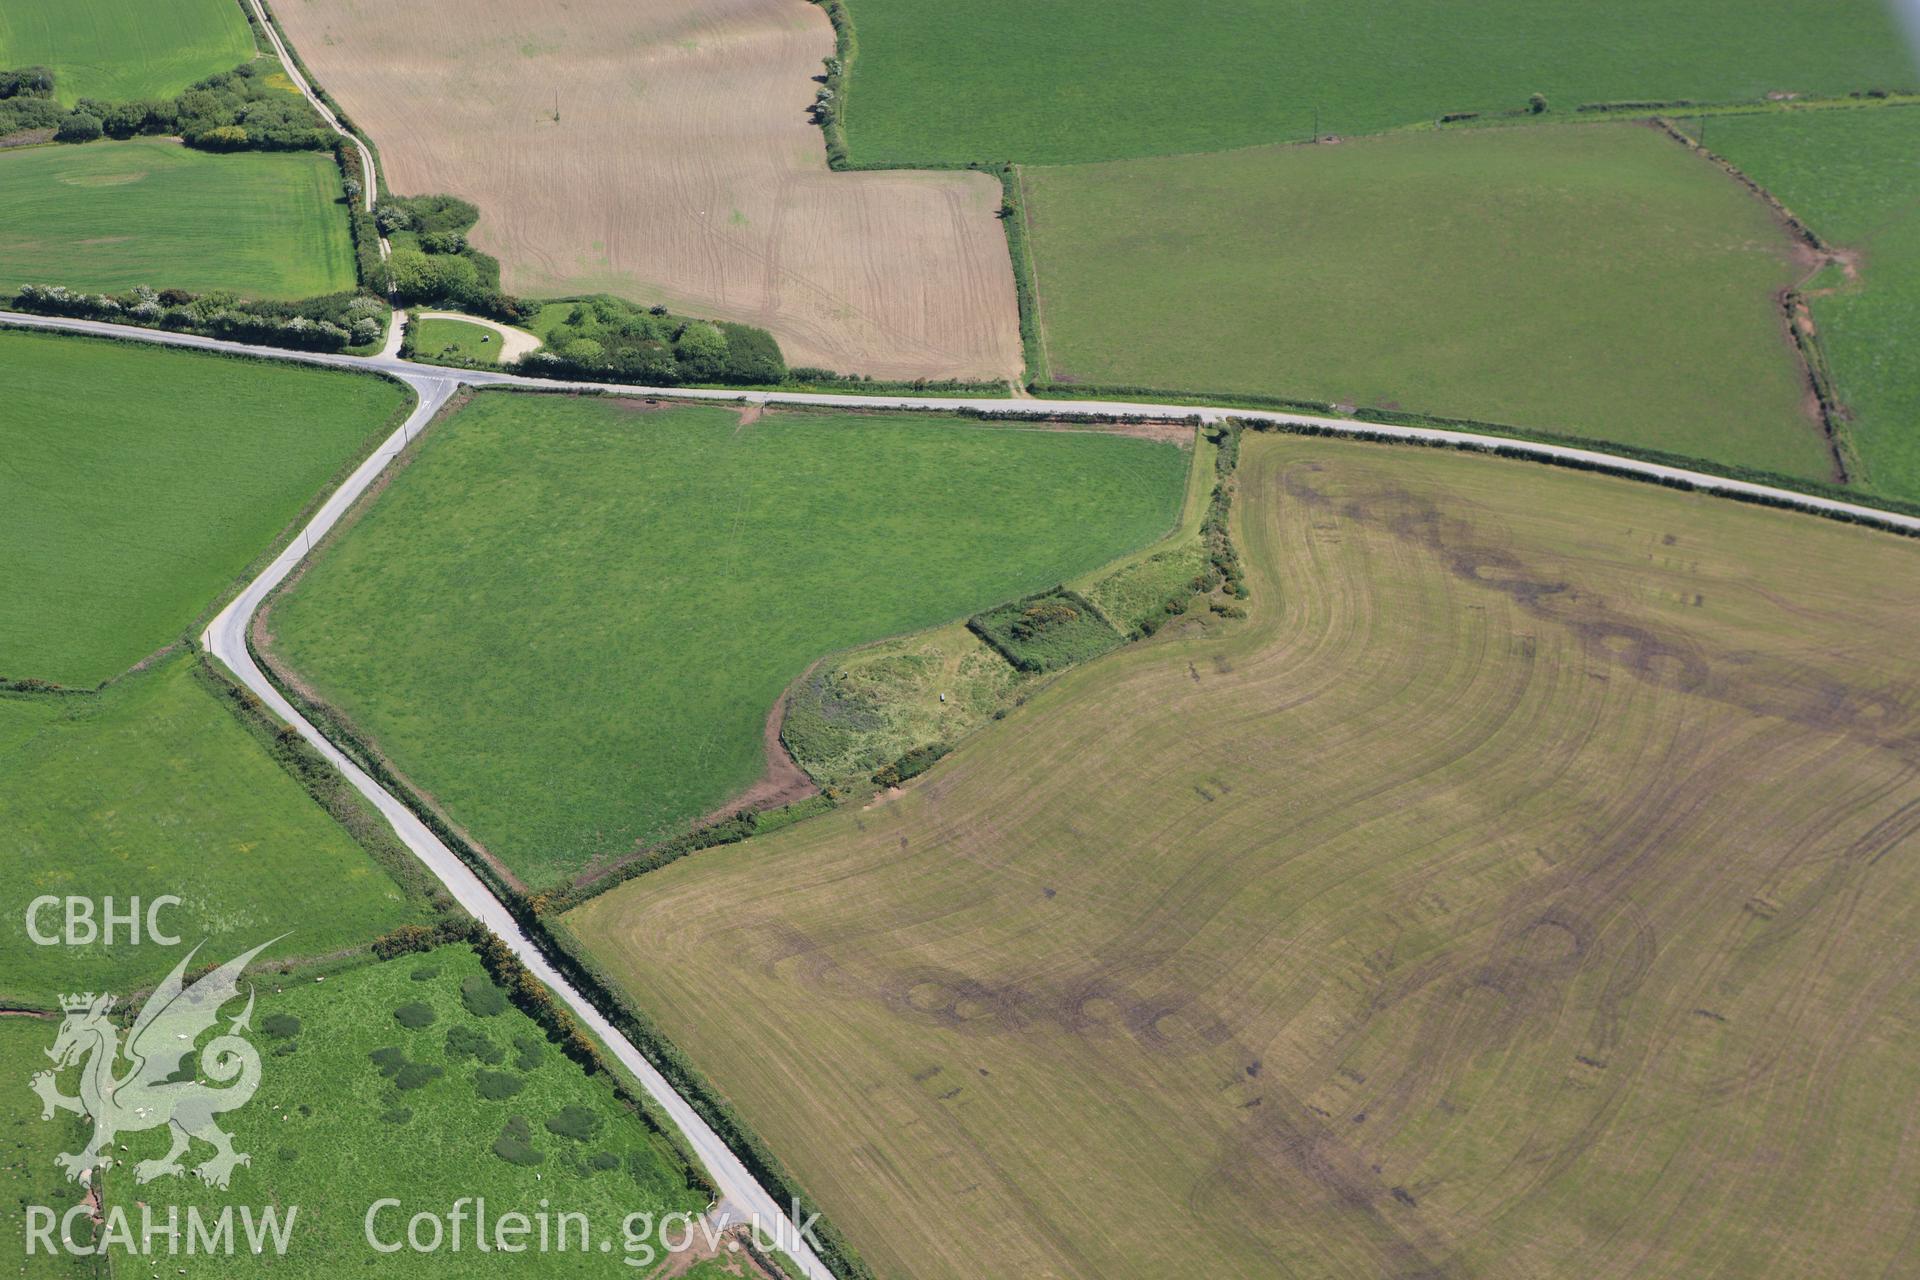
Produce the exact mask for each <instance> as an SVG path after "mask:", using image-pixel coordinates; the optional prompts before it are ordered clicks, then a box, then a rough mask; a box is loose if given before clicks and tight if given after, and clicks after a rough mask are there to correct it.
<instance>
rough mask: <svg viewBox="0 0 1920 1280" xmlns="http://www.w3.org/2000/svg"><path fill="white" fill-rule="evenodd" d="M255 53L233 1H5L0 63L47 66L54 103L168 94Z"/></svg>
mask: <svg viewBox="0 0 1920 1280" xmlns="http://www.w3.org/2000/svg"><path fill="white" fill-rule="evenodd" d="M253 56H254V43H253V32H252V30H251V29H250V28H249V27H248V26H247V20H246V17H245V15H244V14H242V13H241V11H240V6H239V5H237V4H235V3H234V2H233V0H7V3H6V4H5V5H4V6H0V67H30V66H42V67H50V68H52V70H53V74H54V84H53V87H54V93H55V94H56V96H58V97H59V99H60V101H62V102H67V103H71V102H73V101H75V100H77V99H80V98H93V99H96V100H97V101H100V102H132V101H135V100H138V99H144V98H170V97H172V96H173V95H174V94H176V93H178V92H180V90H182V89H184V88H186V87H187V86H188V85H190V84H192V83H194V81H196V80H204V79H206V78H207V77H208V76H211V75H218V74H219V73H220V72H222V71H231V70H233V68H234V67H236V66H238V65H239V64H240V63H242V62H250V61H252V59H253Z"/></svg>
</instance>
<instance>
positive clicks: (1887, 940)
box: [568, 437, 1920, 1280]
mask: <svg viewBox="0 0 1920 1280" xmlns="http://www.w3.org/2000/svg"><path fill="white" fill-rule="evenodd" d="M1238 484H1239V494H1238V497H1237V499H1236V517H1235V525H1236V531H1237V537H1238V539H1239V545H1240V548H1241V551H1242V554H1243V555H1244V556H1245V558H1246V560H1247V562H1248V568H1249V582H1250V585H1251V588H1252V593H1253V594H1252V599H1251V600H1250V601H1249V602H1248V604H1249V608H1250V616H1249V617H1248V618H1247V619H1246V620H1244V621H1214V622H1211V623H1206V624H1201V623H1198V622H1187V623H1182V624H1176V625H1175V626H1174V627H1170V628H1169V629H1168V630H1167V631H1164V632H1162V634H1161V635H1160V636H1159V637H1157V638H1156V639H1154V640H1152V641H1148V642H1145V643H1142V644H1138V645H1134V646H1130V647H1128V648H1127V649H1125V650H1122V651H1121V652H1119V653H1117V654H1114V655H1112V656H1109V657H1107V658H1104V659H1101V660H1099V661H1096V662H1094V663H1092V664H1091V665H1089V666H1087V667H1083V668H1080V669H1078V670H1076V671H1073V672H1071V673H1069V674H1068V675H1067V676H1066V677H1064V678H1062V679H1061V680H1059V681H1058V682H1057V683H1055V684H1053V685H1051V686H1049V687H1047V688H1046V689H1045V690H1044V691H1042V692H1041V693H1039V694H1038V695H1036V696H1035V697H1033V698H1032V699H1031V700H1030V701H1029V702H1028V703H1027V704H1026V705H1025V706H1023V707H1021V708H1019V709H1017V710H1016V711H1014V712H1013V713H1012V714H1011V715H1010V716H1008V717H1007V718H1006V719H1005V720H1004V721H1002V722H999V723H997V724H994V725H990V726H988V727H987V728H986V729H985V730H984V731H982V732H981V733H980V734H978V735H977V736H976V737H974V738H972V739H971V740H969V741H968V742H967V743H966V744H965V745H964V746H963V747H962V748H961V749H960V750H959V751H958V752H957V753H956V754H955V755H953V756H952V757H949V758H948V759H947V760H946V761H943V762H942V763H941V764H940V765H939V766H937V767H936V768H935V769H934V770H933V772H931V773H930V774H928V775H927V776H926V777H925V778H924V779H923V780H921V781H920V782H918V783H916V784H915V785H913V786H911V787H909V788H908V789H907V790H906V792H905V793H904V794H901V795H899V796H897V797H895V798H894V799H892V800H891V801H887V802H884V803H881V804H879V805H877V806H875V807H871V808H867V809H854V808H849V809H843V810H841V811H839V812H836V813H833V814H830V815H828V816H827V817H825V818H822V819H819V820H815V821H812V822H807V823H804V824H801V825H799V826H797V827H793V828H789V829H788V830H785V831H782V832H780V833H777V834H775V835H772V836H769V837H765V838H762V839H758V840H753V841H750V842H748V843H746V844H743V845H737V846H731V847H728V848H725V849H714V850H708V851H705V852H701V853H697V854H694V855H692V856H690V857H688V858H686V859H684V860H682V861H680V862H678V863H675V864H673V865H671V866H669V867H667V868H665V869H663V870H660V871H656V872H652V873H649V874H647V875H644V876H642V877H640V878H638V879H636V880H634V881H632V882H630V883H628V884H626V885H624V886H622V887H621V888H619V889H617V890H614V891H613V892H610V893H608V894H606V895H604V896H602V897H600V898H598V899H595V900H593V901H592V902H589V903H588V904H586V905H585V906H584V907H582V908H579V909H577V910H576V911H575V912H573V913H572V914H571V915H570V916H569V917H568V921H569V923H570V924H571V926H572V927H573V928H574V929H575V930H576V931H577V932H578V933H579V934H580V935H581V936H582V937H583V938H584V939H585V940H586V941H587V942H588V943H589V945H590V946H591V947H592V948H593V949H594V950H595V952H596V953H597V954H598V956H599V957H600V959H601V960H602V961H603V962H604V963H605V964H606V965H607V966H608V968H610V969H611V970H612V971H613V972H614V973H615V974H617V975H618V977H619V978H620V980H621V981H622V982H623V983H625V984H626V985H627V986H628V988H629V990H630V992H631V994H632V995H633V996H634V997H635V999H636V1001H637V1003H638V1004H639V1005H640V1007H642V1008H643V1009H645V1010H646V1011H647V1012H648V1013H649V1014H650V1015H651V1016H652V1017H653V1018H655V1019H656V1020H657V1021H658V1022H659V1024H660V1025H661V1026H662V1028H663V1029H664V1030H665V1031H666V1032H667V1033H668V1034H669V1035H670V1036H671V1037H672V1038H673V1039H674V1040H675V1041H677V1042H678V1044H679V1045H680V1046H681V1048H682V1049H684V1050H685V1051H686V1052H687V1053H688V1054H689V1056H690V1057H691V1058H692V1059H693V1061H694V1062H695V1063H696V1064H698V1065H699V1067H700V1068H701V1069H702V1070H704V1071H705V1072H706V1073H707V1074H708V1075H709V1076H710V1077H711V1079H712V1080H713V1081H714V1082H715V1083H716V1084H717V1086H718V1087H719V1089H720V1090H722V1091H723V1092H724V1094H725V1095H726V1096H727V1097H728V1098H729V1099H730V1100H731V1102H732V1103H733V1104H734V1106H735V1107H737V1109H738V1110H739V1112H740V1113H741V1115H742V1116H743V1117H744V1118H745V1120H746V1121H747V1123H748V1124H749V1125H751V1126H752V1127H753V1128H754V1129H756V1130H757V1131H758V1132H759V1133H760V1134H761V1135H762V1137H764V1138H765V1139H766V1140H767V1141H768V1143H769V1144H770V1146H771V1147H772V1148H773V1150H774V1151H775V1152H776V1153H777V1154H778V1155H779V1156H780V1157H781V1158H782V1159H783V1160H784V1161H785V1162H786V1163H787V1164H788V1165H789V1166H790V1168H791V1169H792V1170H793V1171H794V1173H795V1174H796V1175H797V1176H798V1178H799V1179H800V1180H801V1182H802V1183H803V1184H805V1185H806V1186H807V1187H808V1188H809V1189H810V1190H811V1191H812V1193H813V1194H814V1195H815V1196H817V1197H818V1198H819V1200H820V1201H821V1202H822V1203H823V1205H824V1207H825V1208H826V1209H827V1211H828V1213H829V1214H830V1216H831V1217H832V1218H833V1219H834V1220H835V1221H836V1222H837V1223H838V1225H839V1226H840V1227H841V1228H842V1229H843V1230H844V1231H845V1233H846V1234H847V1235H848V1236H849V1237H850V1239H851V1240H852V1242H853V1244H854V1245H855V1246H856V1248H858V1249H859V1250H860V1251H861V1252H862V1253H863V1254H864V1255H865V1256H866V1257H867V1259H868V1260H869V1261H870V1262H871V1263H872V1264H873V1265H874V1268H875V1270H876V1271H877V1272H878V1273H879V1274H880V1275H882V1276H887V1277H899V1276H914V1277H956V1278H960V1277H965V1278H969V1280H971V1278H973V1277H979V1276H982V1275H989V1274H990V1275H996V1276H1074V1277H1094V1276H1099V1277H1114V1276H1128V1277H1136V1276H1137V1277H1143V1278H1144V1277H1154V1278H1162V1277H1167V1276H1175V1275H1179V1276H1195V1277H1199V1276H1207V1277H1213V1276H1263V1277H1265V1276H1298V1277H1332V1276H1339V1277H1381V1276H1389V1277H1400V1278H1406V1277H1415V1276H1420V1277H1456V1276H1457V1277H1467V1276H1473V1277H1513V1278H1514V1280H1521V1278H1526V1280H1536V1278H1538V1277H1569V1278H1573V1277H1578V1278H1579V1280H1600V1278H1610V1277H1629V1276H1631V1277H1656V1276H1658V1277H1669V1276H1670V1277H1698V1276H1707V1275H1714V1276H1794V1277H1832V1278H1834V1280H1840V1278H1842V1277H1845V1278H1849V1280H1850V1278H1853V1277H1876V1278H1882V1277H1894V1276H1911V1275H1913V1274H1915V1272H1914V1259H1915V1258H1916V1257H1920V1216H1917V1215H1916V1214H1915V1212H1914V1206H1915V1204H1916V1203H1920V928H1916V920H1920V835H1916V832H1920V662H1916V642H1915V636H1916V633H1917V632H1920V544H1916V543H1914V542H1911V541H1906V540H1902V539H1898V538H1894V537H1892V536H1889V535H1883V534H1878V533H1873V532H1868V531H1864V530H1861V529H1857V528H1849V527H1845V526H1841V525H1836V524H1832V523H1827V522H1823V521H1820V520H1817V519H1813V518H1810V517H1806V516H1801V515H1794V514H1787V513H1782V512H1777V511H1769V510H1763V509H1758V508H1753V507H1747V506H1741V505H1738V504H1735V503H1731V502H1727V501H1724V500H1718V499H1710V498H1705V497H1701V496H1697V495H1687V494H1680V493H1674V492H1671V491H1665V490H1661V489H1657V488H1653V487H1650V486H1645V485H1638V484H1633V483H1629V482H1627V481H1623V480H1618V479H1611V478H1604V477H1596V476H1591V475H1583V474H1579V473H1573V472H1566V471H1557V470H1552V469H1548V468H1543V467H1539V466H1535V465H1530V464H1526V463H1520V462H1513V461H1504V460H1497V459H1491V458H1485V457H1467V456H1462V455H1457V454H1444V453H1436V452H1426V451H1412V450H1393V449H1389V448H1385V447H1382V446H1373V445H1366V444H1360V443H1354V442H1330V441H1323V440H1309V439H1299V438H1289V437H1249V438H1248V439H1247V441H1246V444H1245V449H1244V456H1243V459H1242V463H1241V468H1240V472H1239V480H1238Z"/></svg>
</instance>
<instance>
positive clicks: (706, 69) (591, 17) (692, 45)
mask: <svg viewBox="0 0 1920 1280" xmlns="http://www.w3.org/2000/svg"><path fill="white" fill-rule="evenodd" d="M276 12H277V14H278V16H279V18H280V20H281V23H282V25H283V26H284V27H285V28H286V30H287V32H288V34H289V35H290V36H291V37H292V38H293V41H294V43H295V45H296V47H297V48H298V49H299V51H300V54H301V57H302V58H303V59H304V60H305V61H306V63H307V65H308V66H309V67H310V68H312V70H313V72H314V74H315V75H316V77H317V78H318V79H319V81H320V83H321V84H323V85H324V86H326V88H327V89H328V90H329V91H330V92H331V93H332V94H333V95H334V96H335V97H336V98H337V99H338V100H339V101H340V103H341V104H342V105H343V106H344V107H345V108H346V110H347V112H348V113H349V114H350V115H351V116H353V118H354V120H355V121H356V122H357V123H358V124H359V125H360V126H361V127H362V128H364V129H366V130H367V131H368V132H369V133H371V134H372V136H373V140H374V142H375V143H376V144H377V145H378V146H379V148H380V157H381V162H382V164H383V166H384V168H385V172H386V178H387V182H388V184H389V185H390V186H391V188H392V189H393V190H394V191H396V192H398V193H400V194H402V195H417V194H425V193H429V192H448V193H451V194H454V195H459V196H464V197H466V198H467V199H469V200H472V201H473V202H474V203H475V204H477V205H479V206H480V209H481V218H480V223H479V226H478V227H477V228H475V230H474V233H473V241H474V243H475V244H476V245H477V246H478V247H480V248H482V249H484V250H486V251H487V252H488V253H492V254H494V255H496V256H498V257H499V259H500V262H501V268H502V283H503V284H504V285H505V287H506V288H507V289H509V290H510V291H513V292H516V293H523V294H529V295H534V296H554V295H566V294H574V293H583V292H596V291H603V290H604V291H607V292H611V293H616V294H619V295H621V296H623V297H628V298H632V299H634V300H636V301H640V302H646V303H656V302H657V303H664V304H666V305H667V306H669V307H671V308H673V309H674V310H676V311H685V312H687V313H690V314H694V315H703V316H708V317H712V318H716V319H725V320H737V321H742V322H746V323H751V324H758V325H763V326H765V327H766V328H768V329H770V330H771V331H772V332H773V334H774V336H775V337H777V338H778V339H779V340H780V345H781V347H782V348H783V349H784V350H785V352H786V355H787V359H788V361H789V362H790V363H792V364H796V365H817V366H822V367H826V368H830V369H833V370H836V371H838V372H852V373H866V374H872V375H874V376H877V377H918V376H926V377H978V378H1000V377H1016V376H1018V374H1019V371H1020V334H1019V317H1018V311H1017V308H1016V305H1015V299H1014V289H1013V273H1012V267H1011V266H1010V264H1009V262H1008V260H1007V249H1006V242H1005V239H1004V237H1003V235H1002V233H1001V230H1000V226H999V223H998V221H997V220H996V218H995V213H996V211H997V210H998V208H999V204H1000V186H999V183H998V182H997V181H996V180H995V179H993V178H992V177H990V176H988V175H986V174H979V173H956V172H947V173H931V172H928V173H916V172H886V173H839V174H836V173H832V172H830V171H829V170H828V169H827V165H826V154H825V149H824V146H823V144H822V142H821V138H820V131H819V129H818V128H816V127H815V126H814V125H812V124H811V123H810V122H809V120H808V119H807V107H808V104H809V103H811V102H812V100H813V95H814V91H815V90H816V89H817V88H818V86H817V85H816V84H815V83H814V81H813V80H812V78H811V77H813V76H815V75H817V74H819V73H820V71H821V59H822V58H824V57H827V56H829V55H831V54H832V53H833V31H832V26H831V24H830V23H829V22H828V20H827V17H826V15H825V14H824V13H823V12H822V11H821V10H820V9H819V8H818V7H817V6H815V5H812V4H807V3H805V2H804V0H695V2H693V3H674V2H672V0H565V2H564V3H562V2H558V0H414V2H412V3H408V4H405V5H393V4H381V3H376V2H375V0H280V3H279V4H278V5H277V6H276Z"/></svg>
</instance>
